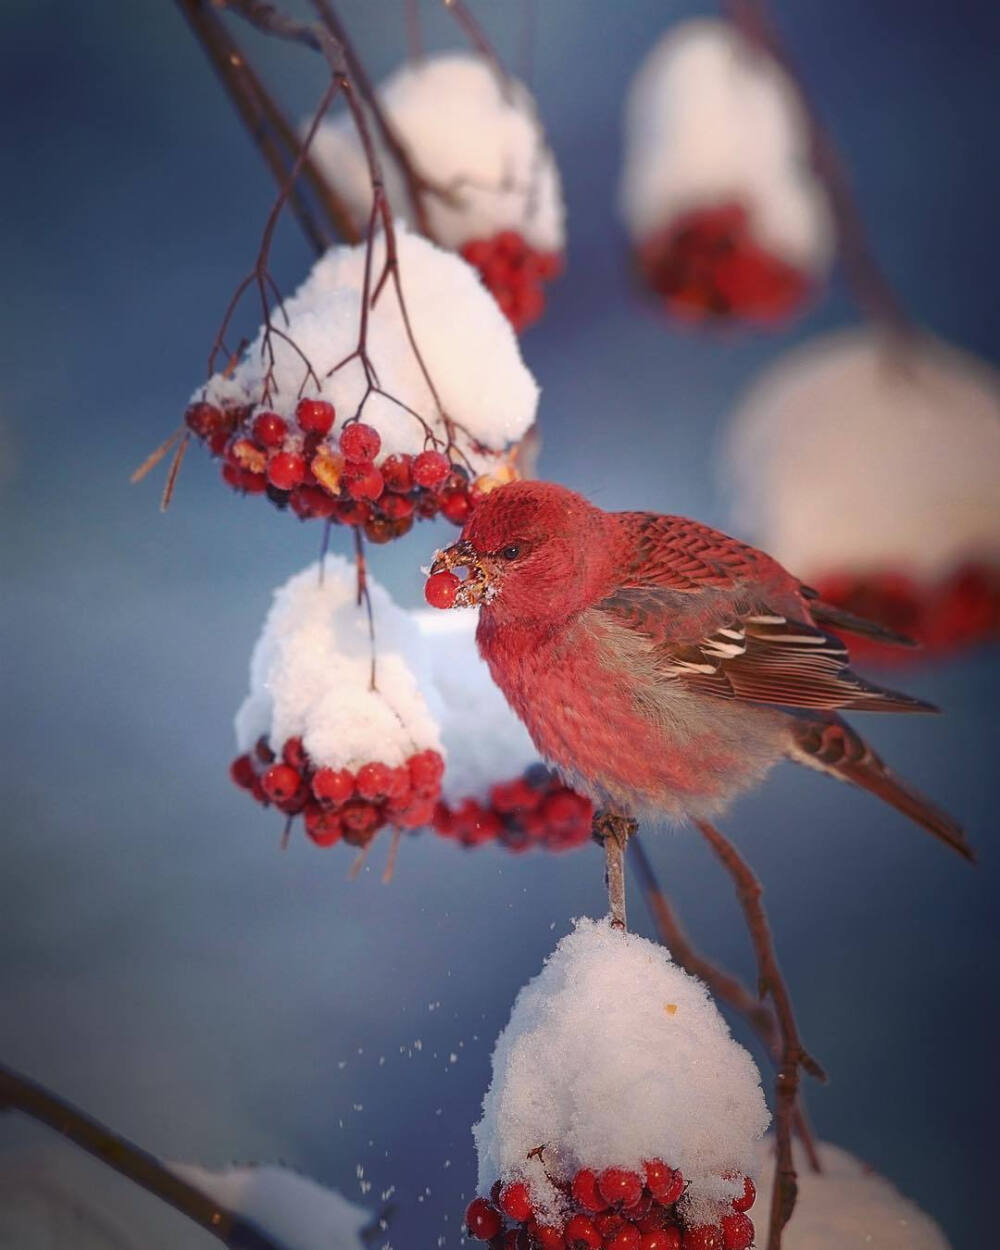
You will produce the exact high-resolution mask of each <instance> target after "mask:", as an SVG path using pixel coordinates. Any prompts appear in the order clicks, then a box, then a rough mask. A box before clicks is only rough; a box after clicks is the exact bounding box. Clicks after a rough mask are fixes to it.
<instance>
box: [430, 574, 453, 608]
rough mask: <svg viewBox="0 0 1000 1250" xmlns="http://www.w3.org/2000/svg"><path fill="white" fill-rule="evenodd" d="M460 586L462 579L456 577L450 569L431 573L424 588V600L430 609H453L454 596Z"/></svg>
mask: <svg viewBox="0 0 1000 1250" xmlns="http://www.w3.org/2000/svg"><path fill="white" fill-rule="evenodd" d="M461 584H462V579H461V578H460V577H456V576H455V574H454V573H452V572H451V570H450V569H443V570H442V571H441V572H440V573H432V574H431V576H430V577H428V579H427V582H426V585H425V586H424V598H425V599H426V600H427V602H428V603H429V604H430V605H431V607H432V608H450V607H454V604H455V594H456V592H457V591H458V588H459V586H461Z"/></svg>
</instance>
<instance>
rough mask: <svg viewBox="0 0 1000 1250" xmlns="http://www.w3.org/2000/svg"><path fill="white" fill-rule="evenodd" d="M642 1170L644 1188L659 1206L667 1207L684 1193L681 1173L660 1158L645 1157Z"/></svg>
mask: <svg viewBox="0 0 1000 1250" xmlns="http://www.w3.org/2000/svg"><path fill="white" fill-rule="evenodd" d="M643 1171H644V1172H645V1176H646V1188H647V1189H648V1190H649V1192H650V1193H651V1194H652V1195H653V1197H654V1198H655V1199H656V1201H657V1202H658V1203H659V1204H660V1205H661V1206H664V1207H669V1206H670V1204H671V1203H672V1202H676V1201H677V1199H678V1198H680V1196H681V1195H682V1194H683V1193H684V1177H683V1175H682V1174H681V1173H680V1172H678V1171H676V1170H675V1169H674V1168H672V1167H668V1166H667V1164H665V1163H664V1162H663V1160H662V1159H647V1160H646V1162H645V1163H644V1164H643Z"/></svg>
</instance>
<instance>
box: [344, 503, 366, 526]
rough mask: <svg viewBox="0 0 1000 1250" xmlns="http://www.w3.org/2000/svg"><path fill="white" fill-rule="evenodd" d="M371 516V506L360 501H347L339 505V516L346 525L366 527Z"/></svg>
mask: <svg viewBox="0 0 1000 1250" xmlns="http://www.w3.org/2000/svg"><path fill="white" fill-rule="evenodd" d="M371 514H372V509H371V504H368V503H365V502H364V501H363V500H360V499H347V500H344V502H343V503H338V504H337V516H338V518H339V519H340V521H341V522H342V523H343V524H344V525H364V524H365V522H366V521H367V520H368V518H369V517H370V516H371Z"/></svg>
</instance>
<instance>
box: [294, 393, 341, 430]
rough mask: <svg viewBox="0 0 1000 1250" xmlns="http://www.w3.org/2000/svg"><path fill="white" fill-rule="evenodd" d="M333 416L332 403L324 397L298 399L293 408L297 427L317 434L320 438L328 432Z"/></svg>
mask: <svg viewBox="0 0 1000 1250" xmlns="http://www.w3.org/2000/svg"><path fill="white" fill-rule="evenodd" d="M335 416H336V413H335V412H334V408H333V404H328V403H327V402H326V400H324V399H300V400H299V402H298V404H297V405H296V408H295V420H296V421H298V423H299V429H301V430H305V432H306V433H307V434H318V435H319V436H320V437H321V438H322V436H323V435H324V434H329V433H330V430H331V428H332V426H333V419H334V417H335Z"/></svg>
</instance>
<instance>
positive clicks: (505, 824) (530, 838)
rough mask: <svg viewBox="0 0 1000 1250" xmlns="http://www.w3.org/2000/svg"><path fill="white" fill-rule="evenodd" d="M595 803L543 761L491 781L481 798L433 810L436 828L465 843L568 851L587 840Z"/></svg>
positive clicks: (464, 844) (525, 849) (446, 836)
mask: <svg viewBox="0 0 1000 1250" xmlns="http://www.w3.org/2000/svg"><path fill="white" fill-rule="evenodd" d="M592 821H593V805H592V804H591V802H590V800H589V799H587V798H584V796H583V795H581V794H577V793H576V792H575V791H574V790H571V789H570V788H569V787H568V786H566V785H563V783H562V782H561V781H560V780H559V778H558V777H557V776H556V775H555V774H554V773H553V772H551V771H550V770H549V769H548V768H546V767H545V765H544V764H536V765H533V766H532V767H531V768H529V769H528V770H527V771H526V772H525V773H524V775H523V776H521V777H516V778H515V779H514V780H513V781H505V782H498V783H497V784H496V785H494V786H492V787H491V788H490V791H489V795H488V796H487V798H486V800H485V801H480V800H478V799H475V798H466V799H462V800H461V801H459V802H457V803H454V804H452V805H449V804H448V803H446V802H443V801H442V802H439V803H438V804H437V807H436V808H435V810H434V821H433V827H434V831H435V832H436V833H438V834H440V836H441V837H442V838H450V839H453V840H454V841H456V842H460V843H461V844H462V845H463V846H483V845H485V844H487V843H491V842H492V843H497V844H498V845H500V846H502V847H504V848H505V849H506V850H508V851H512V852H515V853H516V852H520V851H527V850H531V849H532V848H534V847H538V848H540V849H543V850H547V851H567V850H570V849H572V848H573V847H575V846H583V845H584V844H585V843H587V842H589V840H590V831H591V824H592Z"/></svg>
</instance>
